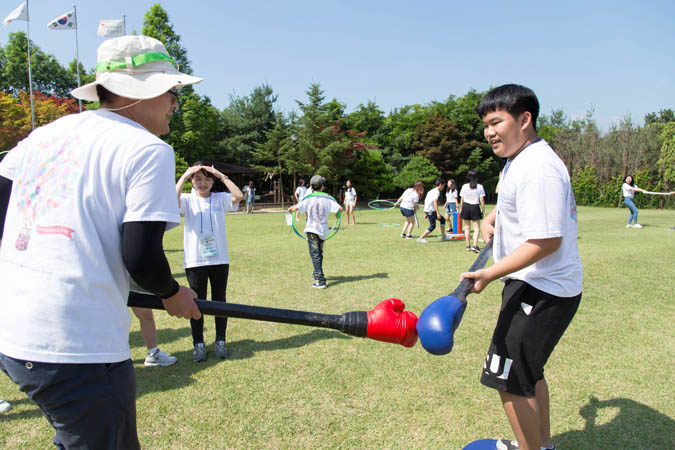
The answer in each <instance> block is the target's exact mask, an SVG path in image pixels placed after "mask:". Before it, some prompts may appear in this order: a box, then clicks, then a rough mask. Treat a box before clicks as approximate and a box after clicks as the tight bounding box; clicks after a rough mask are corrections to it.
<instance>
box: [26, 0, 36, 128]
mask: <svg viewBox="0 0 675 450" xmlns="http://www.w3.org/2000/svg"><path fill="white" fill-rule="evenodd" d="M29 10H30V8H29V7H28V0H26V43H27V44H28V90H29V91H30V123H31V129H32V130H34V129H35V107H34V106H33V75H32V73H31V67H30V14H29V12H28V11H29Z"/></svg>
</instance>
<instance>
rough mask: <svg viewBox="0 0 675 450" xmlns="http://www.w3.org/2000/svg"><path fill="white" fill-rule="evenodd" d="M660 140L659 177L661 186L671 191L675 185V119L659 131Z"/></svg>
mask: <svg viewBox="0 0 675 450" xmlns="http://www.w3.org/2000/svg"><path fill="white" fill-rule="evenodd" d="M661 142H662V143H663V144H662V145H661V157H660V158H659V167H660V172H661V179H662V180H663V187H664V188H665V189H667V190H669V191H671V190H672V189H673V188H674V187H675V121H673V122H668V123H667V124H665V126H664V127H663V131H662V132H661Z"/></svg>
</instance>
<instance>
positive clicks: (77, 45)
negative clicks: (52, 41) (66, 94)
mask: <svg viewBox="0 0 675 450" xmlns="http://www.w3.org/2000/svg"><path fill="white" fill-rule="evenodd" d="M73 15H74V16H75V60H76V61H77V87H80V45H79V44H78V42H77V28H78V24H77V7H76V6H75V5H73ZM77 102H78V104H79V105H80V112H82V99H79V98H78V99H77Z"/></svg>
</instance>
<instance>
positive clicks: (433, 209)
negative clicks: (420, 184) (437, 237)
mask: <svg viewBox="0 0 675 450" xmlns="http://www.w3.org/2000/svg"><path fill="white" fill-rule="evenodd" d="M434 184H435V186H436V187H434V188H433V189H431V190H430V191H429V192H428V193H427V196H426V197H425V199H424V215H425V217H426V218H427V220H429V228H427V229H426V230H424V233H422V235H421V236H420V237H419V238H418V239H417V242H419V243H421V244H426V243H427V240H426V239H424V238H425V237H427V236H428V235H429V233H431V232H432V231H434V229H436V221H437V220H438V221H439V222H440V223H441V241H449V240H450V238H449V237H448V236H446V234H445V217H443V214H441V210H440V201H439V200H440V198H441V189H443V186H444V185H445V181H443V180H442V179H441V178H436V182H435V183H434Z"/></svg>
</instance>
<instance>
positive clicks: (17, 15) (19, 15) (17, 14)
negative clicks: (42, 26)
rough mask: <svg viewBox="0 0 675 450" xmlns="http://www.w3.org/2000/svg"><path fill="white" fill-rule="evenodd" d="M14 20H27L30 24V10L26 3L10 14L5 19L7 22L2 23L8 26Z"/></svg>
mask: <svg viewBox="0 0 675 450" xmlns="http://www.w3.org/2000/svg"><path fill="white" fill-rule="evenodd" d="M12 20H25V21H26V22H28V9H27V8H26V2H23V3H22V4H20V5H19V7H18V8H16V9H15V10H14V11H12V12H11V13H9V16H7V17H5V20H3V21H2V26H3V27H4V26H6V25H7V24H8V23H10V22H11V21H12Z"/></svg>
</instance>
